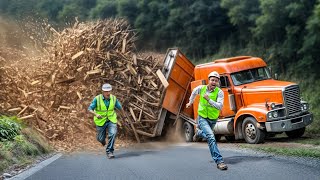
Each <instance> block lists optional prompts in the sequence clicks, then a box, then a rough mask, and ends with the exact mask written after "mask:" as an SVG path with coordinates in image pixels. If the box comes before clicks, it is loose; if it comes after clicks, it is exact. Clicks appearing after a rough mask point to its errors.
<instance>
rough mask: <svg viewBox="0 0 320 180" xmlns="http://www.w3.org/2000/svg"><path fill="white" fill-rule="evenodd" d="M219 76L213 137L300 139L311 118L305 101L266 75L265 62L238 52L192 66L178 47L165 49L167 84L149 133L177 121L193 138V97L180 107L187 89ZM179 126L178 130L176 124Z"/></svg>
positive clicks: (295, 90)
mask: <svg viewBox="0 0 320 180" xmlns="http://www.w3.org/2000/svg"><path fill="white" fill-rule="evenodd" d="M212 71H217V72H218V73H219V74H220V85H219V86H220V88H221V89H222V91H223V92H224V106H223V109H222V110H221V112H220V116H219V119H218V120H217V123H216V126H215V127H214V134H215V136H216V139H219V138H220V137H221V136H224V137H225V138H226V140H228V141H232V140H238V139H244V140H245V141H246V142H247V143H250V144H257V143H261V142H263V141H264V139H265V137H266V136H267V135H268V136H274V135H276V134H278V133H283V132H285V133H286V134H287V136H288V137H293V138H294V137H300V136H302V135H303V134H304V132H305V127H306V126H307V125H309V124H311V122H312V121H313V115H312V113H310V112H309V105H308V103H307V102H305V101H302V100H301V98H300V90H299V86H298V85H297V84H295V83H292V82H286V81H278V80H274V79H272V77H271V73H270V71H269V69H268V68H267V64H266V63H265V62H264V61H263V60H262V59H261V58H257V57H251V56H238V57H232V58H225V59H218V60H215V61H213V62H209V63H205V64H199V65H197V66H194V65H193V64H192V62H190V61H189V60H188V59H187V58H186V56H185V55H183V54H182V53H181V52H180V50H179V49H177V48H172V49H168V51H167V54H166V57H165V61H164V67H163V69H162V73H163V74H164V75H165V77H166V79H167V81H168V82H169V86H168V87H167V88H166V90H165V91H164V92H163V93H165V95H164V96H163V97H164V98H163V99H162V101H161V102H162V109H161V113H160V115H159V119H158V124H157V126H156V128H155V130H154V133H153V134H152V135H151V136H159V135H161V133H162V130H163V129H164V128H163V127H165V126H166V125H168V124H169V125H170V124H177V127H178V128H177V129H181V131H182V133H183V134H184V136H185V139H186V141H192V137H193V135H194V130H195V128H196V125H197V118H196V117H197V107H198V103H199V97H196V99H195V101H194V103H193V107H191V108H185V105H186V103H187V102H188V101H189V97H190V94H191V92H192V90H193V89H194V88H195V87H197V86H198V85H201V84H203V85H205V84H207V83H208V78H207V77H208V74H209V73H210V72H212ZM179 127H181V128H179Z"/></svg>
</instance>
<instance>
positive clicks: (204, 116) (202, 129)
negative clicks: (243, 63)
mask: <svg viewBox="0 0 320 180" xmlns="http://www.w3.org/2000/svg"><path fill="white" fill-rule="evenodd" d="M219 80H220V75H219V73H218V72H216V71H213V72H211V73H210V74H209V75H208V84H207V85H200V86H198V87H196V88H195V89H194V90H193V91H192V93H191V96H190V98H189V102H188V103H187V104H186V107H187V108H189V107H190V106H191V105H192V104H193V101H194V99H195V97H196V95H198V94H199V95H200V100H199V105H198V127H197V129H196V132H195V134H194V136H193V141H198V140H199V139H200V138H205V139H206V140H207V142H208V146H209V149H210V153H211V157H212V159H213V160H214V162H215V163H216V164H217V168H218V169H220V170H227V169H228V166H227V165H226V164H225V163H224V161H223V158H222V155H221V154H220V151H219V149H218V145H217V142H216V139H215V137H214V134H213V131H212V129H213V128H214V126H215V124H216V122H217V119H218V117H219V114H220V111H221V109H222V106H223V100H224V94H223V91H222V90H221V89H220V88H219V87H218V85H219Z"/></svg>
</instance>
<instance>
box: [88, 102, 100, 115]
mask: <svg viewBox="0 0 320 180" xmlns="http://www.w3.org/2000/svg"><path fill="white" fill-rule="evenodd" d="M96 107H97V99H96V98H94V99H93V101H92V102H91V104H90V106H89V108H88V111H89V112H90V113H91V114H93V115H94V116H96V117H97V118H99V119H100V118H102V116H101V115H99V114H97V113H96V112H94V109H96Z"/></svg>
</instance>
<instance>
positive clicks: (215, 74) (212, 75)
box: [208, 71, 220, 79]
mask: <svg viewBox="0 0 320 180" xmlns="http://www.w3.org/2000/svg"><path fill="white" fill-rule="evenodd" d="M210 77H216V78H218V79H220V75H219V73H218V72H217V71H212V72H211V73H210V74H209V75H208V78H210Z"/></svg>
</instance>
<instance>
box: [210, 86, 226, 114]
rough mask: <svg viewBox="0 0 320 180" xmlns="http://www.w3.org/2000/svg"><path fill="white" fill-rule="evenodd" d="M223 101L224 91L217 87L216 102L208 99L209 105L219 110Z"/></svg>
mask: <svg viewBox="0 0 320 180" xmlns="http://www.w3.org/2000/svg"><path fill="white" fill-rule="evenodd" d="M223 101H224V93H223V91H222V90H221V89H219V92H218V97H217V102H215V101H213V100H212V99H209V100H208V102H209V104H210V105H211V106H213V107H215V108H217V109H219V110H221V109H222V107H223Z"/></svg>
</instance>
